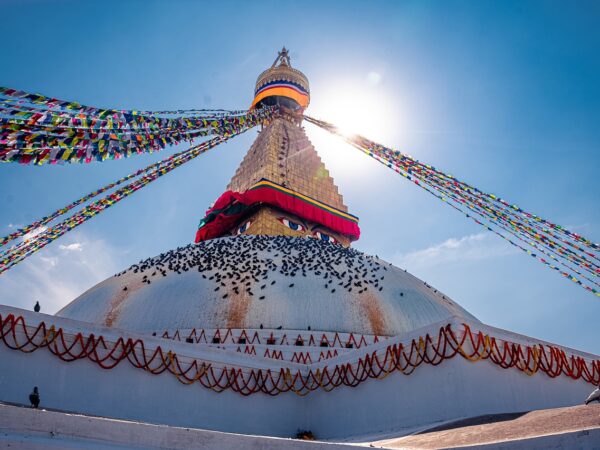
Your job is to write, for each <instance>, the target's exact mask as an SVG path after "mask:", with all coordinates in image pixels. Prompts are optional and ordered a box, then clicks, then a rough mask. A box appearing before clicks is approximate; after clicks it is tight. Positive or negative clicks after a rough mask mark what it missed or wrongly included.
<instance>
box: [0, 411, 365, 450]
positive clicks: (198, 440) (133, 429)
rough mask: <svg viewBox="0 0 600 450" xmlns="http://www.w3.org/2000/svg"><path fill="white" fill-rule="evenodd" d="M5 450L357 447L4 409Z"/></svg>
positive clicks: (1, 439) (0, 432) (0, 422)
mask: <svg viewBox="0 0 600 450" xmlns="http://www.w3.org/2000/svg"><path fill="white" fill-rule="evenodd" d="M0 448H20V449H25V448H27V449H31V450H37V449H86V450H105V449H106V450H108V449H112V450H115V449H167V448H168V449H173V450H180V449H181V450H183V449H202V450H239V449H244V450H245V449H248V450H277V449H280V448H285V449H289V450H341V449H350V448H356V447H353V446H351V445H345V444H334V443H326V442H310V441H301V440H297V439H278V438H272V437H265V436H249V435H243V434H232V433H220V432H217V431H207V430H199V429H189V428H180V427H169V426H165V425H151V424H147V423H139V422H130V421H122V420H113V419H106V418H101V417H89V416H82V415H77V414H67V413H61V412H54V411H43V410H34V409H29V408H21V407H15V406H9V405H2V404H0Z"/></svg>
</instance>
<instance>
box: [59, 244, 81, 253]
mask: <svg viewBox="0 0 600 450" xmlns="http://www.w3.org/2000/svg"><path fill="white" fill-rule="evenodd" d="M58 248H60V249H61V250H66V251H69V252H72V251H79V252H81V251H83V245H82V244H81V242H73V243H72V244H68V245H63V244H60V245H59V246H58Z"/></svg>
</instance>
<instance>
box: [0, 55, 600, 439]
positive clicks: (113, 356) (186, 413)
mask: <svg viewBox="0 0 600 450" xmlns="http://www.w3.org/2000/svg"><path fill="white" fill-rule="evenodd" d="M309 102H310V90H309V83H308V79H307V77H306V76H305V75H304V74H303V73H301V72H300V71H299V70H297V69H295V68H293V67H292V66H291V62H290V58H289V55H288V52H287V51H286V50H285V49H283V50H282V51H281V52H280V53H279V55H278V57H277V59H276V60H275V62H274V63H273V65H272V67H270V68H269V69H267V70H266V71H264V72H263V73H262V74H261V75H260V76H259V77H258V80H257V83H256V89H255V97H254V100H253V102H252V107H253V108H260V107H261V106H262V105H267V106H277V107H278V108H279V110H280V111H281V112H280V113H279V114H278V115H277V116H276V117H275V118H273V119H272V120H270V121H268V122H265V123H264V124H263V128H262V130H261V131H260V133H259V135H258V137H257V138H256V141H255V142H254V144H253V145H252V146H251V147H250V149H249V151H248V153H247V154H246V156H245V158H244V159H243V161H242V163H241V165H240V166H239V168H238V170H237V171H236V173H235V175H234V176H233V178H232V180H231V182H230V183H229V185H228V186H227V188H226V190H225V192H224V193H223V195H221V196H220V197H219V198H218V199H217V200H216V202H215V203H214V205H213V206H212V207H211V208H209V209H208V211H207V212H206V213H205V215H204V218H203V219H202V220H201V221H200V226H199V228H198V232H197V235H196V243H194V244H190V245H188V246H186V247H182V248H177V249H174V250H171V251H168V252H165V253H162V254H160V255H158V256H156V257H152V258H148V259H146V260H144V261H141V262H140V263H138V264H134V265H133V266H131V267H130V268H128V269H126V270H124V271H123V272H120V273H118V274H116V275H115V276H113V277H111V278H109V279H107V280H105V281H103V282H101V283H100V284H98V285H96V286H94V287H92V288H91V289H89V290H88V291H87V292H85V293H83V294H82V295H81V296H79V297H78V298H76V299H75V300H73V301H72V302H71V303H69V304H68V305H67V306H65V307H64V308H63V309H62V310H61V311H59V312H58V313H57V314H56V316H45V315H43V314H34V313H31V312H27V311H22V310H16V309H15V308H8V307H1V308H0V313H1V315H2V316H3V317H5V318H6V317H9V315H10V314H12V315H13V316H14V317H13V322H12V325H11V329H13V330H16V331H15V332H14V333H13V334H14V338H13V337H12V334H7V335H5V338H4V341H5V343H12V342H13V341H11V339H13V340H14V341H15V342H21V341H22V340H23V339H24V337H23V336H26V337H27V340H28V344H27V345H26V346H23V347H20V348H17V349H16V350H19V349H20V350H27V351H28V352H23V351H16V350H15V349H14V348H11V346H12V347H16V345H1V346H0V353H1V358H2V361H3V366H4V368H10V370H4V371H3V378H2V383H1V384H0V389H1V390H2V396H3V398H4V399H6V400H11V401H19V400H21V399H22V397H23V392H27V391H28V389H30V388H31V386H33V385H37V386H40V391H41V392H42V393H43V399H44V404H45V405H47V406H51V407H54V408H58V409H62V410H68V411H76V412H81V413H86V414H96V415H102V416H107V417H115V418H123V419H132V420H140V421H147V422H152V423H159V424H168V425H176V426H184V427H195V428H204V429H210V430H219V431H228V432H235V433H247V434H261V435H268V436H282V437H289V436H293V435H295V434H296V433H297V431H298V430H310V431H311V433H313V434H314V435H315V436H317V437H319V438H327V439H340V438H344V439H352V438H353V437H354V438H356V439H360V437H364V436H374V435H383V434H390V435H398V434H402V433H408V432H410V431H411V430H414V429H417V428H419V427H424V426H426V425H430V424H433V423H439V422H443V421H447V420H452V419H458V418H463V417H472V416H477V415H481V414H492V413H504V412H515V411H524V410H531V409H537V408H549V407H558V406H566V405H573V404H577V403H580V402H581V401H582V399H583V398H585V395H586V394H587V393H588V392H589V390H590V388H591V382H592V381H593V380H595V379H597V377H598V371H600V363H599V362H598V361H599V359H600V358H599V357H598V356H596V355H591V354H587V353H584V352H580V351H577V350H573V349H568V348H564V347H561V346H558V345H555V344H550V343H546V342H541V341H539V340H536V339H533V338H529V337H526V336H522V335H518V334H515V333H511V332H508V331H505V330H500V329H496V328H493V327H490V326H488V325H485V324H483V323H481V322H480V321H478V320H477V319H476V318H475V317H474V316H473V315H471V314H470V313H469V312H467V311H466V310H465V309H463V308H462V307H461V306H460V305H459V304H457V303H456V302H454V301H453V300H452V299H450V298H449V297H448V296H447V295H445V294H443V293H442V292H440V291H439V290H437V289H435V288H434V287H432V286H430V285H429V284H427V283H426V282H424V281H421V280H419V279H417V278H416V277H414V276H412V275H411V274H409V273H408V272H406V271H405V270H402V269H400V268H397V267H394V266H393V265H391V264H389V263H387V262H385V261H383V260H381V259H379V258H377V257H373V256H369V255H365V254H363V253H361V252H360V251H358V250H356V249H353V248H352V247H351V243H352V242H354V241H356V240H357V239H358V238H359V236H360V230H359V226H358V218H357V217H356V216H355V215H353V214H351V213H350V212H349V211H348V207H347V206H346V204H345V203H344V199H343V197H342V195H341V194H340V193H339V190H338V188H337V186H336V185H335V183H334V181H333V179H332V177H331V176H330V174H329V172H328V171H327V169H326V168H325V166H324V164H323V163H322V161H321V159H320V158H319V156H318V154H317V152H316V151H315V148H314V147H313V146H312V144H311V143H310V141H309V139H308V138H307V136H306V134H305V132H304V129H303V127H302V112H303V111H304V109H305V108H306V107H307V106H308V105H309ZM33 348H37V351H33V352H31V351H29V350H32V349H33ZM45 350H48V351H45Z"/></svg>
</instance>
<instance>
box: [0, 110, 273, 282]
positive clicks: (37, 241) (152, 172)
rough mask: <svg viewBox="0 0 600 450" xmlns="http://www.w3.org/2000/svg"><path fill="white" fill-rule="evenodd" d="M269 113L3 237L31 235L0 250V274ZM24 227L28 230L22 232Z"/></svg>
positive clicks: (260, 120)
mask: <svg viewBox="0 0 600 450" xmlns="http://www.w3.org/2000/svg"><path fill="white" fill-rule="evenodd" d="M270 113H271V112H270V111H269V110H259V111H258V113H257V114H256V115H254V116H253V117H252V118H251V119H250V120H248V121H245V122H244V124H238V125H236V126H234V127H232V129H231V131H229V132H228V133H227V134H226V135H223V136H218V137H215V138H213V139H210V140H208V141H206V142H203V143H201V144H199V145H196V146H194V147H191V148H190V149H188V150H185V151H182V152H179V153H176V154H175V155H173V156H171V157H169V158H167V159H165V160H163V161H160V162H158V163H154V164H151V165H149V166H148V167H146V168H145V169H141V170H138V171H137V172H134V173H133V174H130V175H128V176H126V177H123V178H121V179H120V180H117V181H116V182H114V183H111V184H109V185H107V186H105V187H103V188H100V189H98V190H96V191H94V192H92V193H91V194H88V195H86V196H84V197H81V198H80V199H78V200H76V201H75V202H73V203H71V204H69V205H67V206H66V207H65V208H61V209H59V210H57V211H55V212H54V213H52V214H51V215H49V216H47V217H45V218H43V219H41V220H38V221H36V222H34V223H33V224H31V225H28V226H27V227H25V228H23V229H21V230H19V231H18V232H17V233H13V234H11V235H9V236H7V237H5V238H3V242H4V243H5V242H8V241H10V240H11V239H14V238H15V237H17V235H18V236H25V234H26V233H29V234H30V235H31V237H30V238H28V239H24V240H23V241H22V242H20V243H19V244H17V245H14V246H13V247H11V248H9V249H7V250H5V251H4V252H2V253H0V274H1V273H3V272H5V271H6V270H8V269H10V268H11V267H12V266H14V265H15V264H18V263H19V262H21V261H23V260H24V259H25V258H27V257H28V256H30V255H32V254H33V253H35V252H37V251H38V250H40V249H42V248H43V247H45V246H46V245H48V244H49V243H51V242H52V241H54V240H55V239H58V238H59V237H60V236H62V235H63V234H65V233H66V232H67V231H70V230H72V229H73V228H75V227H77V226H79V225H81V224H82V223H84V222H85V221H87V220H89V219H91V218H92V217H94V216H96V215H97V214H99V213H101V212H102V211H104V210H106V209H107V208H109V207H111V206H112V205H114V204H115V203H117V202H119V201H121V200H123V199H124V198H126V197H128V196H129V195H131V194H133V193H134V192H136V191H137V190H139V189H141V188H143V187H144V186H147V185H148V184H150V183H151V182H152V181H155V180H157V179H158V178H159V177H161V176H163V175H165V174H166V173H169V172H170V171H171V170H173V169H176V168H177V167H179V166H180V165H182V164H184V163H186V162H189V161H191V160H192V159H194V158H196V157H197V156H199V155H201V154H202V153H204V152H206V151H207V150H209V149H211V148H213V147H215V146H217V145H218V144H220V143H222V142H226V141H227V140H229V139H230V138H232V137H234V136H237V135H239V134H241V133H244V132H246V131H248V130H249V129H251V128H253V127H254V126H256V125H258V124H259V123H261V122H262V120H264V119H265V118H266V117H268V115H269V114H270ZM141 174H144V175H143V176H142V177H140V178H138V179H136V180H134V181H133V182H131V183H129V184H127V185H125V186H123V187H121V188H119V189H117V190H116V191H115V192H113V193H111V194H108V195H106V196H104V197H102V198H100V199H99V200H96V201H94V202H92V203H90V204H89V205H87V206H85V207H84V208H83V209H81V210H80V211H78V212H77V213H75V214H73V215H71V216H69V217H67V218H65V219H64V220H63V221H61V222H59V223H58V224H56V225H54V226H52V227H48V228H46V227H45V225H46V224H48V223H49V222H51V221H52V220H54V219H55V218H57V217H58V216H60V215H62V214H64V213H66V212H68V211H69V210H71V209H73V208H74V207H75V206H78V205H80V204H83V203H85V201H87V200H89V199H91V198H93V197H95V196H97V195H99V194H101V193H103V192H105V191H107V190H109V189H112V188H113V187H116V186H118V185H121V184H123V183H124V182H125V181H128V180H130V179H132V178H135V177H137V176H138V175H141ZM24 230H28V231H24Z"/></svg>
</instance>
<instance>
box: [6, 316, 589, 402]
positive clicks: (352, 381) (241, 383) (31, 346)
mask: <svg viewBox="0 0 600 450" xmlns="http://www.w3.org/2000/svg"><path fill="white" fill-rule="evenodd" d="M0 344H1V345H4V346H6V347H8V348H9V349H11V350H16V351H21V352H25V353H32V352H35V351H48V352H50V353H51V354H52V355H54V356H56V357H57V358H59V359H60V360H62V361H65V362H74V361H77V360H89V361H90V362H91V363H93V364H95V365H97V366H99V367H100V368H102V369H105V370H110V369H113V368H115V367H116V366H118V365H119V364H121V363H125V364H127V363H129V364H131V365H132V366H133V367H135V368H137V369H141V370H144V371H146V372H148V373H150V374H153V375H160V374H163V373H166V374H171V375H172V376H174V377H175V378H176V379H177V380H178V381H180V382H181V383H183V384H186V385H192V384H198V385H200V386H202V387H204V388H208V389H211V390H213V391H215V392H223V391H226V390H230V391H233V392H237V393H239V394H241V395H244V396H248V395H252V394H256V393H259V392H262V393H265V394H268V395H273V396H274V395H279V394H282V393H285V392H293V393H295V394H297V395H300V396H305V395H307V394H310V392H313V391H316V390H323V391H325V392H329V391H331V390H333V389H335V388H338V387H340V386H347V387H357V386H358V385H359V384H362V383H363V382H365V381H367V380H369V379H383V378H385V377H387V376H388V375H390V374H392V373H394V372H396V373H402V374H404V375H410V374H412V373H413V372H414V371H415V370H416V369H417V367H419V366H421V365H424V364H425V365H431V366H438V365H440V364H442V363H443V362H444V361H446V360H449V359H453V358H455V357H459V358H464V359H466V360H468V361H471V362H473V363H478V364H481V363H483V361H488V362H489V363H491V364H494V365H496V366H498V367H499V368H502V369H515V370H518V371H520V372H522V373H524V374H526V375H528V376H533V375H535V374H538V373H544V374H546V375H547V376H549V377H550V378H555V377H559V376H560V377H567V378H571V379H573V380H583V381H585V382H587V383H590V384H592V385H594V386H595V385H597V384H598V383H599V382H600V360H591V359H584V358H582V357H581V356H576V355H573V354H571V355H568V354H567V353H566V352H565V350H563V349H562V348H560V347H556V346H553V345H548V344H543V343H535V344H534V343H532V344H529V345H525V344H519V343H515V342H510V341H506V340H502V339H500V338H496V337H494V336H491V335H490V334H486V333H484V332H482V331H474V330H472V329H471V328H470V326H469V325H468V324H463V325H462V329H461V328H460V327H457V328H453V326H452V325H451V324H448V325H446V326H444V327H441V328H440V329H439V330H437V332H434V333H431V334H429V333H427V334H425V335H424V336H421V337H418V338H415V339H412V340H411V341H410V342H406V343H401V342H396V343H393V344H390V345H388V346H387V347H385V348H381V349H378V350H374V351H373V350H371V351H369V350H368V347H367V349H366V353H362V354H360V356H358V355H357V358H356V359H355V360H352V361H350V362H345V363H337V364H325V365H323V366H321V367H320V368H317V369H316V370H315V369H313V368H311V367H310V366H307V367H306V368H305V369H303V368H294V369H290V368H289V367H281V368H279V369H277V368H273V369H261V368H258V369H257V368H249V367H244V366H235V365H229V366H227V365H223V364H219V363H215V362H212V361H203V360H200V359H197V358H194V357H188V356H184V355H178V354H177V353H174V352H173V351H171V350H169V351H166V350H163V349H162V348H161V346H159V345H156V344H155V343H152V344H151V343H146V342H144V340H142V339H133V338H131V337H119V338H118V339H116V340H114V338H113V340H109V339H107V338H105V337H104V336H102V335H96V334H94V333H91V334H83V333H82V332H78V333H76V334H72V333H68V332H66V331H65V330H63V328H60V327H56V326H55V325H46V323H45V322H43V321H42V322H39V323H35V324H27V323H26V321H25V318H24V317H23V316H15V315H14V314H8V315H5V316H0ZM292 370H293V371H292Z"/></svg>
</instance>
